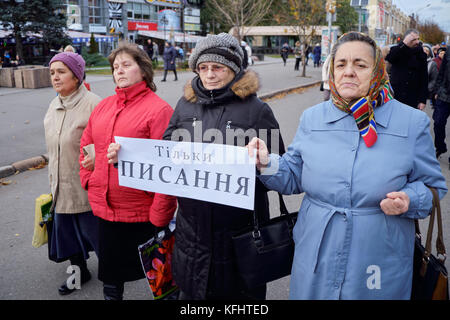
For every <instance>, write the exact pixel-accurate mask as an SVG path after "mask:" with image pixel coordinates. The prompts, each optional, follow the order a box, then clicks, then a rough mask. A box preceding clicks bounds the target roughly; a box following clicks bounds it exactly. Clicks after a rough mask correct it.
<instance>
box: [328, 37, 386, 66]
mask: <svg viewBox="0 0 450 320" xmlns="http://www.w3.org/2000/svg"><path fill="white" fill-rule="evenodd" d="M353 41H361V42H365V43H367V44H368V45H370V46H371V47H372V49H373V57H374V58H376V56H377V44H376V42H375V41H374V40H373V39H372V38H371V37H369V36H368V35H366V34H364V33H361V32H348V33H345V34H343V35H342V36H341V37H340V38H339V39H338V41H337V42H336V44H335V45H334V46H333V49H332V50H331V59H332V60H333V61H334V57H335V56H336V52H337V51H338V49H339V47H340V46H341V45H343V44H344V43H346V42H353Z"/></svg>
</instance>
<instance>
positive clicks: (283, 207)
mask: <svg viewBox="0 0 450 320" xmlns="http://www.w3.org/2000/svg"><path fill="white" fill-rule="evenodd" d="M277 194H278V200H279V202H280V212H281V215H285V214H289V211H288V210H287V207H286V204H285V203H284V199H283V195H282V194H281V193H279V192H277ZM260 206H261V204H259V205H258V204H257V205H256V207H255V210H253V236H254V237H258V234H259V220H258V216H259V212H260V209H259V208H260Z"/></svg>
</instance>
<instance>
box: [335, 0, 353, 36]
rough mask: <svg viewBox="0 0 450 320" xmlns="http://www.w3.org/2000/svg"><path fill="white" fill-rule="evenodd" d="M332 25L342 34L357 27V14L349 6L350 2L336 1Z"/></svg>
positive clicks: (344, 0) (346, 0) (345, 0)
mask: <svg viewBox="0 0 450 320" xmlns="http://www.w3.org/2000/svg"><path fill="white" fill-rule="evenodd" d="M334 24H335V25H337V26H339V29H340V30H341V32H342V33H346V32H349V31H351V30H354V28H355V26H356V25H358V12H356V10H355V8H353V7H352V6H351V5H350V1H348V0H337V1H336V22H334Z"/></svg>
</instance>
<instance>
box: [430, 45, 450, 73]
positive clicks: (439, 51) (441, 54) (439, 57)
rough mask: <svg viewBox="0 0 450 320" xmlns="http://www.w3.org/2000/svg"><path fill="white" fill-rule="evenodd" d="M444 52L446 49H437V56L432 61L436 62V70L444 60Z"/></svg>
mask: <svg viewBox="0 0 450 320" xmlns="http://www.w3.org/2000/svg"><path fill="white" fill-rule="evenodd" d="M446 51H447V49H446V48H439V49H437V55H436V57H435V58H434V59H433V61H434V62H436V66H437V68H438V70H439V69H440V68H441V64H442V61H443V59H444V55H445V52H446Z"/></svg>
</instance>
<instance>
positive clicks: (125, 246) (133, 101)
mask: <svg viewBox="0 0 450 320" xmlns="http://www.w3.org/2000/svg"><path fill="white" fill-rule="evenodd" d="M108 60H109V63H110V65H111V70H112V72H113V78H114V82H115V83H116V85H117V88H116V94H115V95H113V96H110V97H108V98H106V99H103V100H102V101H101V102H100V103H99V104H98V106H97V107H96V108H95V110H94V111H93V112H92V115H91V117H90V119H89V122H88V125H87V127H86V129H85V130H84V132H83V136H82V138H81V147H84V146H86V145H89V144H94V146H95V154H96V160H95V168H94V171H90V170H87V168H85V167H84V166H82V167H81V168H80V176H81V185H82V187H83V188H84V189H86V190H87V191H88V196H89V202H90V203H91V206H92V210H93V212H94V215H96V216H97V217H99V254H98V260H99V265H98V278H99V280H100V281H102V282H103V295H104V298H105V300H122V299H123V292H124V283H125V282H128V281H135V280H138V279H142V278H144V276H145V275H144V272H143V271H142V265H141V262H140V258H139V254H138V250H137V248H138V245H140V244H143V243H145V242H146V241H148V240H149V239H150V238H152V237H153V236H154V234H155V228H156V227H161V226H166V225H167V224H168V223H169V222H170V220H171V219H172V217H173V213H174V211H175V209H176V199H175V198H174V197H171V196H166V195H162V194H155V193H152V192H146V191H142V190H137V189H131V188H126V187H122V186H120V185H119V178H118V169H117V167H116V165H115V164H117V152H118V150H119V149H120V145H118V144H116V143H115V141H114V137H115V136H121V137H130V138H141V139H161V138H162V135H163V132H164V130H165V128H166V127H167V124H168V123H169V119H170V117H171V115H172V113H173V109H172V108H171V107H170V106H169V105H168V104H167V102H165V101H164V100H162V99H161V98H160V97H158V96H157V95H156V94H155V91H156V86H155V84H154V83H153V69H152V62H151V60H150V59H149V57H148V55H147V53H146V52H145V51H143V50H141V49H139V48H138V47H137V46H136V45H134V44H127V43H124V44H121V45H120V46H119V47H118V48H117V49H115V50H113V51H112V52H111V54H110V55H109V57H108ZM80 161H81V164H84V161H83V154H82V153H81V155H80Z"/></svg>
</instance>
